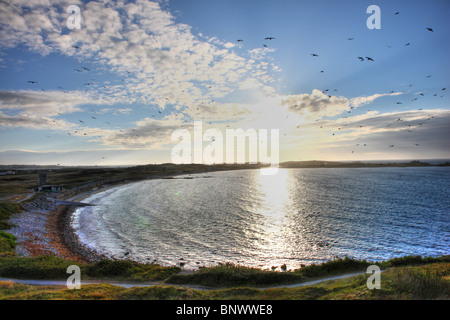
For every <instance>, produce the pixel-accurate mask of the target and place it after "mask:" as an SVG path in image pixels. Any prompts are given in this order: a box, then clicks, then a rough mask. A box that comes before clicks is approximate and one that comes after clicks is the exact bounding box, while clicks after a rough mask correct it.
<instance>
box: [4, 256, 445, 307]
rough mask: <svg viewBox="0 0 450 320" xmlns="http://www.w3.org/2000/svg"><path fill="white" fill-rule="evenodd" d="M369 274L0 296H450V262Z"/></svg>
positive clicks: (34, 289) (10, 288) (14, 288)
mask: <svg viewBox="0 0 450 320" xmlns="http://www.w3.org/2000/svg"><path fill="white" fill-rule="evenodd" d="M367 278H368V275H366V274H362V275H359V276H354V277H349V278H344V279H340V280H330V281H325V282H322V283H320V284H317V285H313V286H304V287H296V288H271V289H256V288H249V287H237V288H228V289H219V290H196V289H192V288H183V287H173V286H168V285H155V286H148V287H135V288H130V289H127V288H123V287H118V286H114V285H110V284H93V285H82V287H81V289H79V290H70V289H67V288H65V287H50V286H28V285H23V284H17V283H12V282H7V281H4V282H0V299H19V300H25V299H32V300H42V299H45V300H50V299H63V300H71V299H77V300H98V299H114V300H129V299H132V300H140V299H143V300H171V299H174V300H214V299H217V300H240V299H243V300H252V299H256V300H277V299H278V300H311V299H313V300H348V299H352V300H380V299H382V300H388V299H390V300H393V299H395V300H404V299H446V300H448V299H450V263H447V262H439V263H429V264H423V265H419V266H398V267H392V268H390V269H388V270H386V271H385V272H383V273H382V274H381V289H380V290H376V289H374V290H369V289H368V288H367V285H366V282H367Z"/></svg>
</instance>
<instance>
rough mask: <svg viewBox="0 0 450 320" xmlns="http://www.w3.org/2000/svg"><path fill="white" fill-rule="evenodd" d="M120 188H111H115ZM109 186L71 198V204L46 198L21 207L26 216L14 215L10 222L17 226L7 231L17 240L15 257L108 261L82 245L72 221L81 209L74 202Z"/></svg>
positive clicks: (42, 196)
mask: <svg viewBox="0 0 450 320" xmlns="http://www.w3.org/2000/svg"><path fill="white" fill-rule="evenodd" d="M116 186H117V184H114V185H111V186H108V187H116ZM106 188H107V187H106V186H103V187H102V188H100V189H98V188H96V189H95V190H90V191H83V192H82V193H80V194H78V195H76V196H73V195H72V196H71V197H70V202H69V201H68V202H67V203H68V204H61V202H64V201H61V200H60V199H55V198H52V197H50V196H48V195H46V194H39V195H38V197H37V198H36V199H34V200H32V201H31V202H29V203H26V204H24V205H22V207H23V212H21V213H19V214H15V215H13V216H12V217H11V218H10V220H9V222H10V223H12V224H13V225H14V227H13V228H11V229H10V230H7V232H8V233H10V234H12V235H14V236H15V237H16V238H17V240H16V253H17V254H18V255H20V256H25V257H35V256H40V255H53V256H57V257H61V258H64V259H67V260H71V261H76V262H95V261H99V260H102V259H105V258H106V257H105V256H102V255H100V254H98V253H96V252H93V251H92V250H90V249H89V248H87V247H86V246H84V245H83V244H82V243H80V241H79V239H78V237H77V235H76V234H75V233H74V232H73V230H72V227H71V225H70V219H71V216H72V214H73V212H74V211H75V210H76V209H77V208H78V207H79V206H78V205H76V201H75V200H79V199H82V198H86V197H88V196H89V195H91V194H94V193H95V192H100V191H104V190H106Z"/></svg>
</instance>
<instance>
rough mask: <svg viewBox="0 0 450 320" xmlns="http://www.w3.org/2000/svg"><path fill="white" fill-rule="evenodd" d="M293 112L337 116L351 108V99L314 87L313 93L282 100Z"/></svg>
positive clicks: (316, 115) (304, 114)
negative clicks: (331, 94)
mask: <svg viewBox="0 0 450 320" xmlns="http://www.w3.org/2000/svg"><path fill="white" fill-rule="evenodd" d="M281 105H287V106H288V109H289V111H290V112H292V113H296V114H300V115H302V116H305V117H309V116H311V115H313V116H314V117H318V116H319V117H324V116H336V115H339V114H341V113H343V112H344V111H348V110H350V104H349V100H348V99H347V98H345V97H336V96H330V95H326V94H325V93H323V92H322V91H320V90H317V89H314V90H313V91H312V93H311V94H298V95H289V96H287V97H285V98H284V99H283V100H282V101H281Z"/></svg>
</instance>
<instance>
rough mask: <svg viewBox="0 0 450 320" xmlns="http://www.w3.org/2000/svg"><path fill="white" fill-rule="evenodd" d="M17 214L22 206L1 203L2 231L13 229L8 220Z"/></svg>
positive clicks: (0, 225)
mask: <svg viewBox="0 0 450 320" xmlns="http://www.w3.org/2000/svg"><path fill="white" fill-rule="evenodd" d="M15 213H20V205H18V204H15V203H6V202H0V230H7V229H11V227H12V225H11V224H10V223H9V222H7V221H6V220H8V219H9V218H10V217H11V216H12V215H13V214H15ZM0 252H1V251H0Z"/></svg>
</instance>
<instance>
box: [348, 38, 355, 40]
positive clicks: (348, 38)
mask: <svg viewBox="0 0 450 320" xmlns="http://www.w3.org/2000/svg"><path fill="white" fill-rule="evenodd" d="M353 39H355V38H347V40H353Z"/></svg>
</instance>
